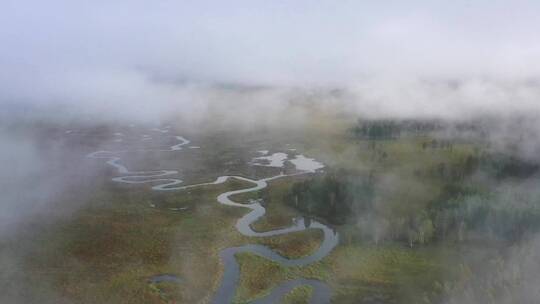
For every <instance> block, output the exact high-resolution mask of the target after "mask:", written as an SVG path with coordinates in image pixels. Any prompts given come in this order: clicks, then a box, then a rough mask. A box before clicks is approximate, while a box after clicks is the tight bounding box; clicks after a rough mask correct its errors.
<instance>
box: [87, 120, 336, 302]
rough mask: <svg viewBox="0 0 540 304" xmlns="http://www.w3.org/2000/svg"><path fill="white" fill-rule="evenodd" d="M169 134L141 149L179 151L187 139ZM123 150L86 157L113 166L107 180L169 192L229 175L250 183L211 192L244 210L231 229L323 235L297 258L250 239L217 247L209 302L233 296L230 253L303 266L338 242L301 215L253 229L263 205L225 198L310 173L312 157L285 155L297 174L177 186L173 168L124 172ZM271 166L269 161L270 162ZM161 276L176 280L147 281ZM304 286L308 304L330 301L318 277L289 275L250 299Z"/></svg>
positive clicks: (272, 298) (235, 270)
mask: <svg viewBox="0 0 540 304" xmlns="http://www.w3.org/2000/svg"><path fill="white" fill-rule="evenodd" d="M155 131H157V132H161V133H167V132H168V129H164V130H159V129H156V130H155ZM174 138H175V139H176V140H177V141H178V143H176V144H174V145H172V146H171V147H169V148H168V149H156V150H143V151H158V152H167V151H180V150H182V149H183V148H184V147H185V146H186V145H187V144H189V143H190V141H189V140H187V139H185V138H183V137H181V136H174ZM126 152H128V151H125V150H124V151H96V152H93V153H90V154H88V155H87V157H89V158H94V159H104V160H106V163H107V164H108V165H110V166H112V167H114V168H115V169H116V170H117V172H118V174H120V175H122V176H119V177H114V178H112V180H113V181H115V182H119V183H126V184H143V183H152V184H154V186H152V189H153V190H156V191H174V190H184V189H189V188H195V187H200V186H205V185H217V184H222V183H225V182H226V181H227V180H229V179H237V180H241V181H245V182H249V183H252V184H253V185H254V186H253V187H250V188H245V189H239V190H233V191H227V192H224V193H221V194H220V195H219V196H218V197H217V201H218V202H219V203H220V204H223V205H227V206H231V207H239V208H246V209H249V210H250V211H249V212H248V213H247V214H245V215H244V216H242V217H241V218H240V219H238V221H237V222H236V229H237V230H238V231H239V232H240V233H241V234H243V235H245V236H249V237H270V236H277V235H284V234H288V233H291V232H297V231H303V230H307V229H320V230H322V232H323V234H324V240H323V242H322V243H321V245H320V247H319V248H318V249H317V250H316V251H315V252H314V253H312V254H311V255H308V256H305V257H302V258H298V259H288V258H286V257H283V256H281V255H279V254H277V253H276V252H274V251H273V250H272V249H270V248H268V247H266V246H263V245H256V244H248V245H244V246H240V247H229V248H225V249H223V250H221V251H220V253H219V256H220V259H221V261H222V263H223V265H224V272H223V278H222V279H221V284H220V286H219V288H218V289H217V291H216V293H215V295H214V297H213V298H212V301H211V303H213V304H228V303H232V302H233V299H234V295H235V292H236V289H237V285H238V281H239V278H240V266H239V265H238V262H237V261H236V258H235V255H236V254H237V253H240V252H249V253H252V254H256V255H259V256H261V257H264V258H266V259H268V260H271V261H273V262H277V263H279V264H280V265H282V266H286V267H291V266H305V265H309V264H312V263H314V262H317V261H319V260H321V259H322V258H324V257H325V256H327V255H328V254H329V253H330V252H331V251H332V249H334V247H335V246H336V245H337V244H338V241H339V236H338V234H337V233H334V231H333V230H332V229H330V228H329V227H328V226H326V225H324V224H322V223H320V222H318V221H315V220H312V221H310V224H307V223H306V222H305V221H304V219H303V218H295V219H293V224H292V225H291V226H289V227H285V228H281V229H276V230H270V231H264V232H258V231H254V230H253V229H252V228H251V224H252V223H254V222H256V221H257V220H258V219H259V218H261V217H262V216H264V214H265V213H266V209H265V208H264V207H263V206H262V205H261V204H260V203H259V202H257V201H254V202H250V203H247V204H245V203H238V202H235V201H233V200H231V199H230V197H231V196H233V195H236V194H240V193H246V192H253V191H258V190H261V189H264V188H266V187H267V186H268V182H269V181H272V180H275V179H278V178H284V177H288V176H294V175H300V174H308V173H313V172H315V170H316V169H319V168H322V165H321V164H320V163H317V162H313V164H312V165H309V161H310V159H308V158H305V157H304V156H302V155H297V157H296V159H293V160H290V161H291V163H293V164H295V165H296V167H297V170H299V172H297V173H293V174H279V175H276V176H272V177H267V178H263V179H258V180H254V179H250V178H246V177H243V176H229V175H225V176H220V177H218V178H217V179H216V180H215V181H213V182H207V183H200V184H192V185H182V184H183V181H182V180H181V179H178V178H173V177H171V176H174V175H176V174H178V171H176V170H156V171H129V170H128V169H127V168H126V166H124V165H122V164H121V162H120V161H121V157H120V155H121V154H123V153H126ZM276 155H277V156H278V157H280V161H281V163H282V162H283V161H285V160H283V155H281V154H276ZM295 161H296V162H295ZM311 161H313V160H311ZM271 165H273V164H272V163H271ZM161 281H172V282H178V281H179V279H178V278H177V277H176V276H174V275H158V276H155V277H154V278H152V279H151V282H154V283H156V282H161ZM305 285H309V286H311V287H312V288H313V293H312V295H311V298H310V301H309V303H311V304H323V303H330V297H331V294H332V291H331V289H330V287H328V285H326V284H325V283H324V282H321V281H318V280H313V279H295V280H288V281H285V282H283V283H281V284H280V285H278V286H276V287H275V288H274V289H272V290H271V291H270V293H269V294H268V295H266V296H264V297H262V298H259V299H256V300H254V301H253V302H252V303H256V304H263V303H264V304H266V303H278V302H280V300H281V299H282V298H283V296H285V295H286V294H287V293H288V292H290V291H291V290H292V289H294V288H295V287H298V286H305Z"/></svg>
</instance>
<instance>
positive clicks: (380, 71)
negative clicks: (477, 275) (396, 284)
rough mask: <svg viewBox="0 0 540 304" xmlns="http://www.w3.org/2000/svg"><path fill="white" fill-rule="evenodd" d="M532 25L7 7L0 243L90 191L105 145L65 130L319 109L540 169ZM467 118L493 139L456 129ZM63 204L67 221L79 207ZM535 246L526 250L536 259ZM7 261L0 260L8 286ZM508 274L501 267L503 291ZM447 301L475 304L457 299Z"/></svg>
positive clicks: (114, 7)
mask: <svg viewBox="0 0 540 304" xmlns="http://www.w3.org/2000/svg"><path fill="white" fill-rule="evenodd" d="M539 16H540V3H538V1H525V0H523V1H512V2H510V1H485V0H480V1H474V2H471V1H465V0H457V1H439V0H437V1H427V0H426V1H421V0H414V1H407V2H397V1H390V2H387V3H382V2H377V1H368V2H366V1H362V2H360V1H340V2H336V1H304V0H302V1H271V2H270V1H228V2H218V1H153V2H150V1H140V0H137V1H123V0H122V1H102V0H97V1H91V2H83V1H64V0H53V1H26V0H23V1H16V0H7V1H4V2H3V4H2V8H1V9H0V142H1V144H0V147H1V149H0V163H2V164H3V170H2V172H0V189H1V190H0V192H1V194H0V208H1V209H2V211H1V212H0V240H2V239H4V238H12V237H14V236H17V233H18V232H20V233H21V235H24V233H25V232H24V230H21V231H19V230H18V229H19V228H20V227H23V226H24V224H25V223H26V222H27V221H29V220H32V219H35V218H36V217H42V218H43V219H44V220H43V223H47V222H52V221H55V220H57V219H58V218H57V216H59V215H58V213H55V217H54V218H49V217H48V214H49V211H50V210H51V208H55V207H56V206H55V201H58V200H60V198H61V199H62V200H64V201H65V200H69V198H71V197H75V195H80V194H81V193H89V192H91V186H89V185H93V184H92V180H93V178H94V177H95V176H96V174H98V173H96V170H98V169H91V168H90V167H89V166H87V164H86V163H84V161H81V159H83V158H84V155H85V153H88V152H89V150H90V149H91V148H95V147H97V148H99V147H100V146H102V145H103V143H101V142H95V143H93V144H92V145H91V144H87V143H86V144H80V145H78V144H77V142H66V141H65V139H63V138H62V136H64V135H65V133H64V132H65V131H66V130H68V129H71V128H74V127H75V128H76V127H80V128H81V129H82V128H83V127H90V128H94V127H96V126H107V125H114V126H119V125H120V126H125V125H128V124H137V125H138V126H139V125H143V126H148V127H149V128H152V127H158V126H160V124H162V123H164V122H167V123H170V122H171V121H172V122H174V123H175V124H176V126H177V127H178V128H179V129H183V130H185V131H186V132H202V131H203V130H218V129H219V130H229V131H233V130H246V129H251V128H253V127H255V128H259V127H260V128H262V129H272V128H281V129H283V128H285V129H286V128H291V129H301V128H307V127H309V126H310V125H311V124H314V121H315V120H317V117H318V116H317V115H320V114H321V113H324V114H325V115H330V116H332V117H335V118H336V117H337V118H340V119H343V120H344V121H347V122H352V123H354V122H355V121H356V120H357V119H381V118H382V119H398V120H400V119H420V120H430V121H432V120H441V121H446V122H448V125H447V128H445V129H444V130H441V131H440V134H439V135H440V136H448V137H451V138H456V137H459V138H461V139H467V140H471V139H475V140H483V141H485V142H487V143H489V145H490V147H491V148H492V149H493V150H495V151H499V152H504V153H510V154H512V155H515V156H517V157H520V158H523V159H525V160H527V161H531V162H535V163H538V162H540V155H539V154H538V151H540V40H539V39H538V29H539V28H540V18H538V17H539ZM465 122H467V123H468V122H475V123H478V124H480V125H481V126H483V127H484V128H485V129H489V133H487V134H483V133H473V134H465V133H464V132H458V131H456V130H455V129H453V127H454V126H455V125H454V124H458V123H465ZM47 136H53V139H50V138H49V139H45V137H47ZM106 140H110V138H105V139H104V141H106ZM534 182H537V179H532V181H531V182H529V183H527V184H526V185H521V187H525V186H526V188H527V189H528V190H524V193H529V194H530V193H531V192H533V191H532V190H531V188H534V187H533V186H531V183H534ZM512 186H515V185H512ZM516 187H517V189H521V188H519V187H520V186H519V185H518V186H516ZM73 189H80V191H79V192H77V191H75V192H77V193H74V192H73ZM85 191H86V192H85ZM533 194H534V197H532V196H531V197H532V198H531V199H532V200H536V199H538V195H537V193H536V192H534V193H533ZM533 194H531V195H533ZM64 207H66V208H65V212H63V214H62V215H61V216H62V217H63V216H68V215H69V214H70V213H71V212H76V210H77V209H78V208H80V207H81V206H80V203H78V202H77V201H76V200H73V203H72V204H70V205H69V206H62V208H64ZM21 229H22V228H21ZM530 240H531V241H530V242H526V243H525V244H524V245H523V247H534V248H537V247H538V243H539V241H538V237H536V236H533V237H531V238H530ZM32 250H35V249H32ZM520 250H522V247H520V246H517V248H512V251H511V253H509V255H510V256H511V258H510V261H511V264H510V265H511V266H505V267H518V268H519V267H525V268H523V269H528V271H525V270H524V271H523V274H522V276H523V277H524V278H525V279H524V280H526V281H527V282H529V284H528V285H526V286H524V287H523V290H519V291H513V292H514V293H518V294H519V295H520V296H516V297H514V298H513V299H516V298H518V299H522V300H523V301H522V302H527V303H528V302H532V301H533V300H531V299H533V298H534V299H536V298H537V297H536V295H537V293H535V292H536V291H534V290H531V287H530V286H531V284H533V283H537V282H538V277H537V275H536V274H535V273H534V274H533V273H531V271H530V269H531V267H529V266H527V265H534V263H533V262H531V260H535V258H537V257H536V256H532V257H531V256H526V257H525V258H522V256H521V255H520V254H521V251H520ZM521 262H524V263H525V266H523V265H522V264H520V263H521ZM16 263H18V260H17V259H16V257H12V256H9V257H8V256H3V257H1V259H0V267H2V268H5V269H7V270H9V271H7V272H6V273H7V274H4V276H3V277H2V275H0V279H2V281H4V280H13V278H14V273H17V268H16V267H15V266H14V265H15V264H16ZM512 265H519V266H512ZM536 268H538V267H535V268H532V269H535V271H536ZM511 271H514V270H512V269H510V270H509V269H506V268H504V269H501V270H500V274H501V276H502V278H501V280H505V277H504V276H505V275H507V274H508V273H510V272H511ZM0 273H3V271H2V270H0ZM490 273H491V272H488V275H486V277H489V274H490ZM485 280H486V281H487V280H488V278H485ZM471 284H472V283H471ZM474 284H480V283H477V282H475V283H474ZM483 284H485V285H486V286H487V285H489V286H491V285H490V284H492V283H491V282H485V283H483ZM496 284H497V282H496V283H493V284H492V285H494V286H496ZM473 287H474V286H473V285H471V286H468V287H467V288H470V289H473ZM0 290H2V289H1V288H0ZM468 292H469V293H472V291H470V290H468ZM533 295H534V296H533ZM469 296H470V297H473V296H472V295H469ZM509 297H510V296H509ZM0 299H1V297H0ZM471 299H472V300H471ZM9 300H11V301H14V303H17V301H20V303H23V300H21V299H20V298H16V297H15V298H10V299H9ZM508 301H510V300H509V298H502V299H496V300H494V302H493V303H507V302H508ZM53 302H54V300H53ZM447 302H448V303H471V304H472V303H475V300H474V297H473V298H467V295H465V296H464V295H462V294H460V295H454V294H451V293H450V294H449V295H448V300H447Z"/></svg>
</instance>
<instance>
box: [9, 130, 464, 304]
mask: <svg viewBox="0 0 540 304" xmlns="http://www.w3.org/2000/svg"><path fill="white" fill-rule="evenodd" d="M338 131H339V132H337V131H336V134H341V135H340V136H336V134H331V135H321V134H311V135H310V134H306V133H302V134H301V135H299V136H298V138H302V139H303V142H297V143H294V144H292V145H287V144H288V143H290V142H291V140H294V138H287V139H286V140H284V141H283V142H282V143H281V144H280V145H279V144H276V142H278V140H276V139H275V136H273V135H272V134H269V135H268V134H267V136H268V138H272V141H271V147H272V148H273V149H274V150H275V151H279V150H285V149H287V148H289V147H294V148H297V149H299V152H301V153H305V154H306V155H308V156H310V157H317V159H320V160H323V161H324V162H325V163H327V164H328V165H330V166H332V167H335V168H339V167H351V166H353V167H357V168H359V169H365V168H366V166H367V167H369V166H377V167H378V168H379V169H384V168H392V169H394V168H395V167H397V166H398V165H399V164H403V163H406V164H407V167H406V168H403V169H402V170H399V171H398V172H397V173H396V174H402V175H403V176H405V177H406V176H407V175H410V174H412V173H413V172H414V171H415V170H422V169H426V168H428V167H429V166H430V164H432V163H436V162H438V161H439V160H440V159H441V158H444V157H446V156H445V155H442V154H441V153H446V152H444V151H442V152H440V153H431V154H430V153H427V152H426V153H425V155H419V152H418V151H420V150H418V149H417V147H418V142H411V141H407V140H403V141H392V142H388V143H381V146H379V147H378V149H385V150H386V151H388V155H389V156H388V158H387V159H386V160H385V161H384V162H378V161H377V162H375V161H374V158H375V157H376V156H374V154H373V152H370V151H368V150H364V149H362V147H361V146H359V145H358V143H354V142H351V141H350V140H348V139H347V138H346V136H344V135H343V134H345V132H342V131H343V130H338ZM227 138H235V140H236V141H233V142H227V143H226V145H225V146H220V145H219V143H216V141H220V142H221V143H225V142H226V141H227V140H226V138H224V137H223V136H220V137H216V136H214V137H212V136H208V137H206V138H202V139H201V140H200V141H198V142H197V141H196V140H195V141H194V142H195V143H196V144H197V145H198V146H201V149H194V150H193V151H189V154H187V153H186V154H187V155H188V156H185V154H184V155H183V156H180V157H185V159H184V162H186V163H190V160H191V159H192V158H196V159H197V160H198V163H199V164H200V165H199V166H200V168H195V167H193V166H192V167H190V168H189V170H186V172H187V173H184V176H185V183H186V184H189V183H192V182H193V183H196V182H205V181H212V180H214V179H215V177H216V176H219V175H224V174H245V175H246V176H250V177H260V176H271V175H275V174H278V173H279V172H280V170H279V169H272V168H257V169H247V168H248V167H246V166H245V165H244V164H243V162H244V161H245V160H246V159H249V157H251V156H252V155H256V154H254V152H251V153H252V154H249V153H248V154H247V155H244V154H241V156H238V154H236V152H235V151H241V150H243V151H256V150H257V149H262V148H265V147H267V145H268V144H269V143H270V141H266V142H265V141H264V140H260V141H255V140H253V138H246V139H245V141H240V142H238V138H237V137H227ZM205 143H209V144H210V143H211V148H205ZM455 149H457V150H463V151H464V152H463V153H467V151H470V150H471V149H472V148H470V147H469V146H467V145H463V148H460V147H457V148H455ZM197 153H202V155H203V156H196V155H197ZM244 153H245V152H244ZM179 155H182V154H179ZM189 155H192V156H189ZM452 155H455V154H452ZM141 157H142V156H141ZM169 158H170V157H169ZM137 161H140V159H135V158H134V159H133V160H131V161H129V163H130V164H131V165H132V166H135V165H136V164H137ZM168 163H174V158H170V159H166V160H164V161H163V163H161V162H156V163H155V164H157V165H159V167H162V166H164V165H166V164H168ZM224 163H227V164H228V165H227V166H225V167H223V164H224ZM91 165H94V166H103V167H104V168H106V165H104V164H103V162H102V161H99V160H97V161H95V162H93V164H91ZM415 167H417V168H415ZM152 168H153V167H152ZM244 169H245V170H248V171H244ZM426 170H427V169H426ZM104 171H105V172H107V173H106V174H104V176H101V177H97V179H98V180H100V181H101V182H100V183H97V184H92V185H90V186H91V187H95V190H94V191H91V192H90V193H91V194H85V196H84V197H79V198H76V199H78V200H84V201H85V202H86V203H85V204H83V206H84V207H83V208H81V209H78V210H77V211H75V212H73V213H72V214H71V215H70V216H68V217H65V218H63V219H62V220H59V221H58V222H56V223H55V224H54V225H47V226H45V227H42V226H40V225H37V224H36V225H29V226H28V227H29V228H27V229H25V230H23V231H24V232H21V234H19V235H18V236H17V237H16V238H13V239H11V240H8V241H5V242H4V244H1V245H0V246H2V247H1V248H2V251H3V253H4V254H6V253H7V255H9V254H11V255H18V253H19V252H25V254H24V255H22V256H18V258H17V260H18V261H19V262H20V265H18V266H20V268H21V271H20V273H19V274H18V275H17V277H16V278H17V280H12V281H9V282H7V283H6V284H4V287H3V288H4V289H5V290H6V292H7V293H12V294H18V296H19V297H22V298H24V299H26V300H27V301H26V302H27V303H34V302H41V303H47V302H51V303H62V302H66V303H172V302H174V303H206V302H208V301H209V300H210V298H211V297H212V294H213V291H214V290H215V289H216V288H217V286H218V284H219V282H220V278H221V272H222V270H223V267H222V265H220V263H219V259H218V253H219V251H220V250H221V249H223V248H226V247H230V246H239V245H244V244H252V243H260V244H265V245H268V246H269V247H271V248H273V249H274V250H276V251H277V252H279V253H280V254H282V255H284V256H287V257H291V258H297V257H301V256H305V255H309V254H310V253H311V252H313V251H314V250H316V248H318V246H319V244H320V242H321V239H322V235H321V233H320V231H317V230H306V231H303V232H297V233H291V234H288V235H284V236H279V237H270V238H247V237H244V236H242V235H240V234H239V233H238V232H237V231H236V229H235V227H234V224H235V222H236V220H237V219H238V218H240V217H241V216H242V215H243V214H245V212H247V209H246V210H242V209H241V208H233V207H227V206H222V205H220V204H218V203H217V202H216V197H217V195H218V194H219V193H222V192H225V191H229V190H233V189H241V188H245V187H250V186H251V185H250V184H248V183H245V182H240V181H237V180H230V181H228V182H227V183H225V184H221V185H211V186H204V187H200V188H196V189H190V190H189V191H186V190H184V191H171V192H167V193H156V192H153V191H151V190H150V189H149V185H121V184H115V183H113V182H111V181H110V177H111V174H112V173H111V172H109V171H108V169H104ZM303 178H305V177H304V176H299V177H290V178H283V179H279V180H276V181H273V182H271V183H270V184H269V187H268V188H267V189H264V190H262V191H259V192H257V193H248V194H244V195H237V196H233V197H232V199H233V200H235V201H238V202H242V201H247V200H248V199H250V198H261V197H262V198H264V199H265V207H266V208H267V214H266V216H265V217H263V218H262V219H261V220H259V221H258V222H256V223H255V224H254V225H253V228H254V229H255V230H258V231H264V230H269V229H274V228H278V227H283V226H286V225H289V224H290V222H291V219H292V218H293V217H295V216H300V214H299V213H298V212H297V211H295V210H293V209H291V208H290V207H288V206H287V205H286V204H285V203H284V195H285V194H286V193H287V192H288V191H289V188H290V187H291V185H292V182H293V181H294V180H295V179H303ZM90 186H89V187H90ZM424 187H425V188H423V189H427V190H428V191H427V192H426V193H424V194H423V195H422V196H418V195H414V193H406V194H407V195H408V196H407V195H406V196H404V195H403V193H401V192H400V191H402V190H400V189H397V190H395V193H389V194H388V197H387V199H388V200H396V202H397V201H398V199H399V202H400V203H403V204H406V203H408V201H410V202H409V203H422V202H423V201H425V200H428V198H426V197H431V196H435V195H436V192H437V189H438V185H437V184H436V182H433V183H428V184H425V186H424ZM85 193H86V192H85ZM151 204H153V205H155V206H156V208H152V207H151ZM168 208H185V209H183V210H180V211H171V210H169V209H168ZM336 229H337V231H339V232H340V234H341V236H342V238H341V239H342V242H341V244H340V245H339V246H338V247H336V248H335V250H334V251H333V252H332V253H331V254H330V255H329V256H328V257H326V258H325V259H323V260H322V261H320V262H317V263H314V264H312V265H309V266H307V267H302V268H295V267H292V268H286V267H282V266H280V265H278V264H276V263H273V262H270V261H268V260H266V259H264V258H261V257H258V256H255V255H253V254H249V253H243V254H239V255H238V256H237V258H238V260H239V262H240V267H241V270H242V272H241V278H240V283H239V287H238V290H237V295H236V299H235V301H236V302H238V303H246V302H249V300H251V299H254V298H257V297H260V296H263V295H264V294H266V293H268V292H269V291H270V290H271V288H272V287H274V286H276V285H277V284H279V283H281V282H283V280H286V279H294V278H297V277H304V278H315V279H320V280H323V281H326V282H328V283H329V284H330V285H331V286H332V288H333V290H334V297H333V300H332V301H333V302H334V303H362V302H364V303H379V302H390V303H418V302H420V301H422V299H424V296H425V294H431V293H433V292H436V285H437V282H438V281H440V280H442V279H443V278H444V277H445V275H444V274H445V273H447V272H451V269H449V268H450V267H448V266H447V265H448V263H447V262H448V256H451V255H452V250H448V251H444V252H445V253H444V254H442V253H441V251H442V250H439V249H438V248H424V247H419V248H409V247H407V246H405V245H403V244H384V245H379V246H375V245H374V244H371V243H362V242H358V241H354V238H350V237H348V236H349V234H351V231H352V230H355V227H354V226H351V225H345V226H342V227H337V228H336ZM351 239H352V240H351ZM156 274H174V275H177V276H178V277H179V278H180V279H181V282H180V283H178V284H176V283H174V284H173V283H160V284H155V285H151V284H149V283H148V278H150V277H151V276H153V275H156ZM310 292H311V291H310V288H307V287H300V288H296V289H294V290H293V291H292V292H291V293H290V294H289V295H288V296H286V297H285V300H284V301H287V302H289V303H306V301H307V299H308V297H309V295H310Z"/></svg>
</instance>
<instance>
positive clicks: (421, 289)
mask: <svg viewBox="0 0 540 304" xmlns="http://www.w3.org/2000/svg"><path fill="white" fill-rule="evenodd" d="M444 262H447V261H446V260H443V259H442V258H440V256H439V255H438V254H435V252H433V251H430V250H429V249H416V250H411V249H408V248H404V247H398V246H395V245H388V246H369V245H364V246H362V245H343V246H339V247H337V248H336V249H335V250H334V252H332V254H331V255H330V256H329V257H328V259H327V263H328V264H329V265H330V266H329V267H330V269H332V273H331V275H330V277H331V280H330V281H329V282H330V284H331V285H332V287H333V289H334V293H335V294H334V301H335V303H358V302H359V301H360V300H361V299H366V298H373V297H375V298H380V299H384V300H387V301H396V300H399V301H400V302H399V303H421V302H422V299H423V297H424V294H426V293H429V292H430V291H431V290H432V289H433V288H434V287H435V286H436V283H437V282H438V280H440V279H441V277H442V274H443V273H444V274H445V275H449V274H450V273H451V272H452V270H451V269H450V268H449V267H444V266H443V265H444Z"/></svg>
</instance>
